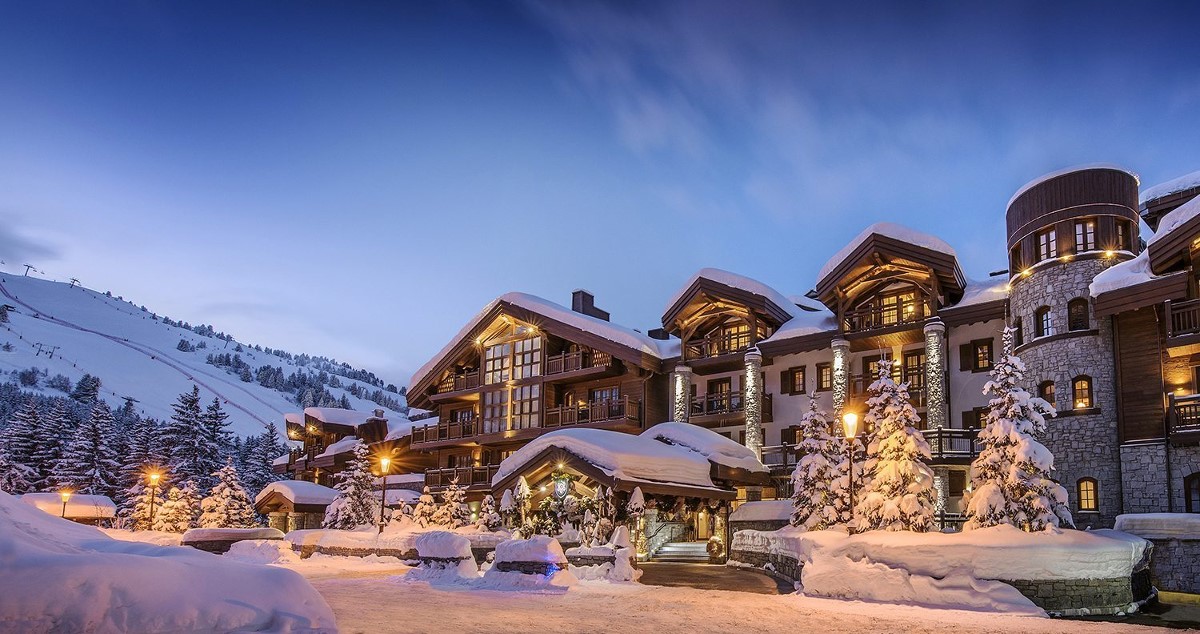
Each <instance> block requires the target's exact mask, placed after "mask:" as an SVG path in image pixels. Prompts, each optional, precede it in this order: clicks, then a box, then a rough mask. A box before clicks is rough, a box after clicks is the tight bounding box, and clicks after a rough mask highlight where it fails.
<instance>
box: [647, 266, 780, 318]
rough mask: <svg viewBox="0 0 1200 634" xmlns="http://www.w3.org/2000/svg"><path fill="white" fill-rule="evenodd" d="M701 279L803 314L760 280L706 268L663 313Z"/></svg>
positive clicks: (671, 301) (694, 276)
mask: <svg viewBox="0 0 1200 634" xmlns="http://www.w3.org/2000/svg"><path fill="white" fill-rule="evenodd" d="M700 278H704V279H706V280H711V281H713V282H716V283H718V284H724V285H725V286H728V287H730V288H736V289H738V290H743V291H746V292H748V293H753V294H755V295H758V296H759V297H762V298H765V299H767V300H768V301H770V302H771V303H773V304H775V305H776V306H779V308H781V309H782V310H784V311H787V312H788V313H789V314H791V315H793V316H795V315H796V314H797V313H799V312H801V310H800V308H798V307H797V306H796V303H795V302H793V301H792V300H790V299H788V298H787V296H785V295H784V294H783V293H780V292H779V291H777V290H775V289H773V288H771V287H770V286H767V285H766V284H763V283H762V282H760V281H758V280H755V279H751V278H749V277H746V276H745V275H739V274H737V273H732V272H730V271H726V270H723V269H714V268H704V269H700V270H699V271H696V273H695V275H692V277H691V278H689V279H688V281H687V283H686V284H684V285H683V286H681V287H680V288H679V290H678V291H675V294H674V295H672V296H671V299H670V300H669V301H668V302H667V305H666V308H664V309H663V312H664V313H665V312H667V311H669V310H671V307H672V306H674V305H675V303H676V302H678V301H679V299H680V298H681V297H683V295H684V293H686V292H687V291H688V289H689V288H691V287H692V285H693V284H695V283H696V281H697V280H699V279H700Z"/></svg>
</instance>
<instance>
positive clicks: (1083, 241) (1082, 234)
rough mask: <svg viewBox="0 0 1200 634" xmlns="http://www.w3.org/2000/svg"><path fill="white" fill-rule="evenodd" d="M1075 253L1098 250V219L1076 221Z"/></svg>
mask: <svg viewBox="0 0 1200 634" xmlns="http://www.w3.org/2000/svg"><path fill="white" fill-rule="evenodd" d="M1074 229H1075V253H1086V252H1088V251H1095V250H1096V219H1095V218H1080V219H1078V220H1076V221H1075V227H1074Z"/></svg>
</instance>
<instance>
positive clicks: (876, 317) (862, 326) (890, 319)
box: [844, 297, 929, 332]
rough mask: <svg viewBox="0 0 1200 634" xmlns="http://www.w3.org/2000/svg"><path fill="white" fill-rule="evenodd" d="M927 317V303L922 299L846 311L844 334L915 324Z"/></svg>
mask: <svg viewBox="0 0 1200 634" xmlns="http://www.w3.org/2000/svg"><path fill="white" fill-rule="evenodd" d="M928 316H929V301H928V300H926V299H925V298H924V297H921V298H918V299H916V300H915V301H906V302H904V303H903V305H901V304H900V303H899V302H898V303H896V304H890V305H885V306H867V307H865V308H858V309H855V310H848V311H846V313H845V315H844V318H845V324H844V326H845V329H846V332H866V331H870V330H879V329H881V328H891V327H892V326H900V325H903V324H917V323H920V322H923V321H925V318H926V317H928Z"/></svg>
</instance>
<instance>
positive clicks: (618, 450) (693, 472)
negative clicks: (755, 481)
mask: <svg viewBox="0 0 1200 634" xmlns="http://www.w3.org/2000/svg"><path fill="white" fill-rule="evenodd" d="M709 433H712V432H709ZM549 447H557V448H559V449H562V450H564V451H568V452H570V453H572V454H574V455H576V456H578V457H579V458H580V459H582V460H585V461H587V462H588V463H590V464H592V465H594V466H596V467H598V468H599V469H601V470H602V471H604V472H605V473H606V474H608V475H610V476H612V477H614V478H616V479H618V480H624V481H627V482H628V481H631V480H642V481H647V482H672V483H678V484H690V485H695V486H701V487H713V482H712V479H711V478H710V477H709V472H710V470H711V468H712V467H711V465H710V463H709V462H708V459H707V458H705V457H704V456H702V455H701V454H698V453H696V452H694V451H692V450H690V449H687V448H684V447H679V446H674V445H668V444H666V443H663V442H659V441H657V440H653V439H651V438H646V437H643V436H631V435H629V434H623V433H621V432H615V431H607V430H603V429H565V430H562V431H556V432H551V433H549V434H545V435H542V436H539V437H537V438H535V439H533V440H532V441H530V442H529V444H527V445H525V446H524V447H521V448H520V449H518V450H517V451H516V452H515V453H514V454H513V455H511V456H509V457H508V458H505V459H504V461H503V462H501V463H500V468H499V470H497V472H496V475H495V476H494V477H493V478H492V484H493V486H494V485H496V484H497V483H499V482H500V481H502V480H504V479H505V478H507V477H508V476H509V475H511V474H513V473H516V472H517V471H520V470H521V469H522V468H523V467H524V466H525V465H526V463H528V462H529V461H531V460H533V459H534V458H536V457H537V455H538V454H540V453H541V452H542V451H544V450H545V449H547V448H549Z"/></svg>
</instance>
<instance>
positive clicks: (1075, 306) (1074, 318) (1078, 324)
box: [1067, 297, 1088, 330]
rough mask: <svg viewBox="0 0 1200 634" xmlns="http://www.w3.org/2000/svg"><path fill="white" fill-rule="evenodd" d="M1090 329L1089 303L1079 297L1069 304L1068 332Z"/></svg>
mask: <svg viewBox="0 0 1200 634" xmlns="http://www.w3.org/2000/svg"><path fill="white" fill-rule="evenodd" d="M1087 329H1088V301H1087V300H1086V299H1083V298H1082V297H1077V298H1075V299H1073V300H1071V301H1070V302H1068V303H1067V330H1087Z"/></svg>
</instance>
